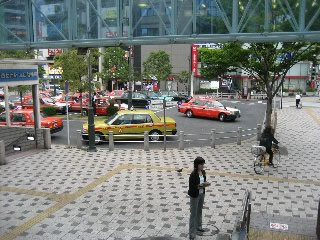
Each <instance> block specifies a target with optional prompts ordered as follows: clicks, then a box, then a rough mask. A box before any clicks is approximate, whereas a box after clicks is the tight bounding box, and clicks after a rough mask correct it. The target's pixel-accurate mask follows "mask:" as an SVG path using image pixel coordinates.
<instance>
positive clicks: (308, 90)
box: [306, 87, 317, 92]
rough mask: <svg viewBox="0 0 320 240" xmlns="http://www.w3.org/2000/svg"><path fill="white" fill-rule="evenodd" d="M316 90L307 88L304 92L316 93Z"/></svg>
mask: <svg viewBox="0 0 320 240" xmlns="http://www.w3.org/2000/svg"><path fill="white" fill-rule="evenodd" d="M316 91H317V89H316V88H311V87H307V89H306V92H316Z"/></svg>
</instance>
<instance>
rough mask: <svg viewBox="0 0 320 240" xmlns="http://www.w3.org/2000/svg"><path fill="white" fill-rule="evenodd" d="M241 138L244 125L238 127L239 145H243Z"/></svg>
mask: <svg viewBox="0 0 320 240" xmlns="http://www.w3.org/2000/svg"><path fill="white" fill-rule="evenodd" d="M241 139H242V127H238V135H237V145H241Z"/></svg>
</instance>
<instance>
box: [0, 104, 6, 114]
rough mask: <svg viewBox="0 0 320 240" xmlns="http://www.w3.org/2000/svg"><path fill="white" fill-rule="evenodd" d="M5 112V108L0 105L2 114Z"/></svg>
mask: <svg viewBox="0 0 320 240" xmlns="http://www.w3.org/2000/svg"><path fill="white" fill-rule="evenodd" d="M4 110H5V108H4V107H3V106H2V105H0V113H2V112H4Z"/></svg>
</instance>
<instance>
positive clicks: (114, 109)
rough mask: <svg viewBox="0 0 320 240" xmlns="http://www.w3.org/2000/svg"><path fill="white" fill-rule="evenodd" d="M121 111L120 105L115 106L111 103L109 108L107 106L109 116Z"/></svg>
mask: <svg viewBox="0 0 320 240" xmlns="http://www.w3.org/2000/svg"><path fill="white" fill-rule="evenodd" d="M118 111H119V108H118V107H115V106H114V105H110V106H109V107H108V108H107V116H112V115H113V114H115V113H116V112H118Z"/></svg>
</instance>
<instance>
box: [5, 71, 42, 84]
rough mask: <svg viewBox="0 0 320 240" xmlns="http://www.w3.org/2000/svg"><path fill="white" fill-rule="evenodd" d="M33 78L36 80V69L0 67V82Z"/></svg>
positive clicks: (30, 79)
mask: <svg viewBox="0 0 320 240" xmlns="http://www.w3.org/2000/svg"><path fill="white" fill-rule="evenodd" d="M35 80H38V70H37V69H0V83H1V82H15V81H35Z"/></svg>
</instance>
